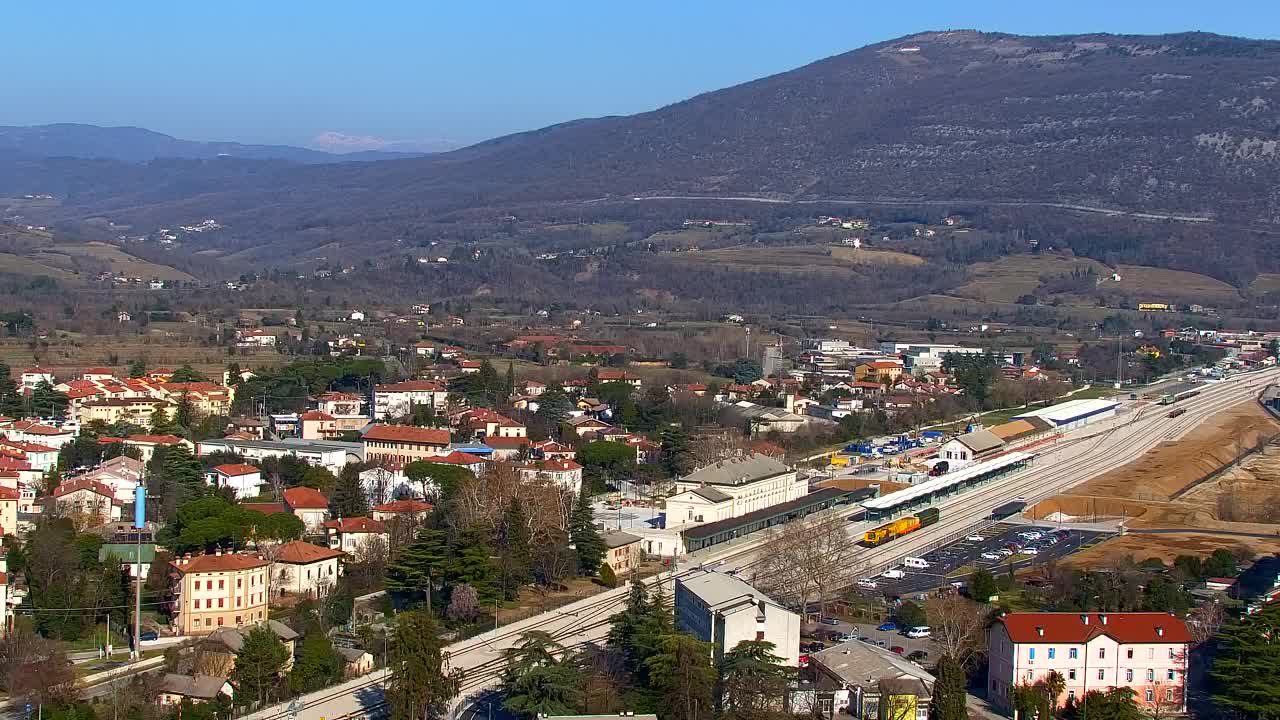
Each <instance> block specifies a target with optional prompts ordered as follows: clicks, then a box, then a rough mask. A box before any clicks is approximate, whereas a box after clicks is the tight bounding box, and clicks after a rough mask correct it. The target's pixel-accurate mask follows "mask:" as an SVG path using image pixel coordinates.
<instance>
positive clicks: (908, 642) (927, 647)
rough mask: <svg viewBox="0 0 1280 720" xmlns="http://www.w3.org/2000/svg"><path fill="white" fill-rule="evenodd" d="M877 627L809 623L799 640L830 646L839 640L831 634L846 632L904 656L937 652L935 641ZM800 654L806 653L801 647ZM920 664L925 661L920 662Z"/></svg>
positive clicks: (855, 637)
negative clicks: (910, 636) (802, 637)
mask: <svg viewBox="0 0 1280 720" xmlns="http://www.w3.org/2000/svg"><path fill="white" fill-rule="evenodd" d="M831 620H835V618H831ZM878 627H879V626H877V625H866V624H862V623H850V622H845V621H844V620H838V621H836V622H835V624H828V623H809V624H807V625H805V626H804V633H803V634H804V636H805V638H804V639H802V640H801V645H805V644H807V643H812V642H814V641H815V640H817V641H819V642H822V643H823V644H824V645H825V646H826V647H828V648H830V647H834V646H835V645H839V644H840V643H839V641H837V640H833V639H832V635H834V634H848V635H850V636H852V637H853V638H854V639H857V640H861V641H862V642H866V643H869V644H871V645H878V646H879V647H882V648H886V649H893V650H894V651H895V652H897V651H898V650H897V649H898V648H900V649H901V652H900V653H899V654H901V655H902V656H904V657H906V656H909V655H911V654H912V653H915V652H923V653H925V654H926V657H928V658H932V657H934V655H935V654H936V653H937V648H936V647H935V643H934V642H933V641H932V640H930V639H928V638H915V639H913V638H908V637H906V636H904V635H902V634H901V633H900V632H898V631H897V630H894V631H888V630H879V629H878ZM801 654H802V655H803V654H806V653H805V650H804V649H803V648H802V649H801ZM935 659H936V658H935ZM921 664H922V665H923V664H925V663H924V662H921Z"/></svg>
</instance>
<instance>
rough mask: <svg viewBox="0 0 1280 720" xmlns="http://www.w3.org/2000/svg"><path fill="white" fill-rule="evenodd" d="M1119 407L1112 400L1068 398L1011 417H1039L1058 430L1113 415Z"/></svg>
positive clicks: (1017, 418) (1073, 427) (1069, 428)
mask: <svg viewBox="0 0 1280 720" xmlns="http://www.w3.org/2000/svg"><path fill="white" fill-rule="evenodd" d="M1119 407H1120V403H1118V402H1114V401H1112V400H1068V401H1067V402H1063V403H1058V404H1057V405H1050V406H1049V407H1047V408H1040V409H1039V410H1032V411H1031V412H1025V413H1022V414H1021V415H1015V416H1013V419H1014V420H1026V419H1029V418H1040V419H1041V420H1044V421H1046V422H1049V423H1052V424H1053V426H1054V427H1055V428H1056V429H1058V430H1063V431H1066V430H1075V429H1076V428H1081V427H1084V426H1085V425H1089V424H1092V423H1095V422H1098V421H1100V420H1106V419H1108V418H1113V417H1115V416H1116V409H1117V408H1119Z"/></svg>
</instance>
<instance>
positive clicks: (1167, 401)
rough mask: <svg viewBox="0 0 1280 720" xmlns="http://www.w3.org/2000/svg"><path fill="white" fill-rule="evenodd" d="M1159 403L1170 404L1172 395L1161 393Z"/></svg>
mask: <svg viewBox="0 0 1280 720" xmlns="http://www.w3.org/2000/svg"><path fill="white" fill-rule="evenodd" d="M1160 404H1161V405H1172V404H1173V396H1172V395H1161V396H1160Z"/></svg>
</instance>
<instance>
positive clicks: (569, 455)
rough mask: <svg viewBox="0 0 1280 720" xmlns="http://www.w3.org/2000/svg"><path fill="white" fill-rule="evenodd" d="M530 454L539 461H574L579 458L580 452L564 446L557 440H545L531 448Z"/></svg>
mask: <svg viewBox="0 0 1280 720" xmlns="http://www.w3.org/2000/svg"><path fill="white" fill-rule="evenodd" d="M530 452H532V453H533V456H534V457H535V458H538V459H539V460H554V459H556V458H566V459H569V460H573V459H574V458H576V457H577V456H578V451H577V450H574V449H573V448H571V447H569V446H568V445H562V444H560V443H558V442H556V441H555V440H543V441H542V442H536V443H533V444H532V445H531V446H530Z"/></svg>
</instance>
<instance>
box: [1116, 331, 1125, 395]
mask: <svg viewBox="0 0 1280 720" xmlns="http://www.w3.org/2000/svg"><path fill="white" fill-rule="evenodd" d="M1123 337H1124V336H1123V335H1120V334H1116V389H1117V390H1119V389H1120V388H1122V387H1124V353H1123V352H1122V351H1121V348H1123V347H1124V344H1123V343H1122V342H1121V338H1123Z"/></svg>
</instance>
